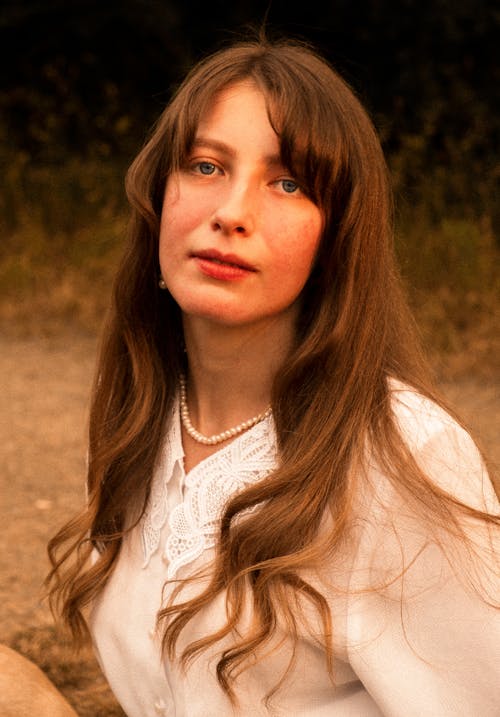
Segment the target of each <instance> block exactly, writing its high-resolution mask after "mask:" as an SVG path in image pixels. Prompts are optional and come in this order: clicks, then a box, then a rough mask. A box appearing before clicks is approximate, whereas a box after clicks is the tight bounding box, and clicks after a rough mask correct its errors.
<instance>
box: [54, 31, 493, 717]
mask: <svg viewBox="0 0 500 717" xmlns="http://www.w3.org/2000/svg"><path fill="white" fill-rule="evenodd" d="M127 186H128V195H129V198H130V202H131V205H132V210H133V211H132V218H133V222H132V227H131V241H130V245H129V248H128V250H127V253H126V256H125V257H124V260H123V263H122V266H121V268H120V270H119V272H118V276H117V279H116V284H115V292H114V301H113V308H112V312H111V315H110V318H109V321H108V324H107V327H106V330H105V332H104V339H103V344H102V349H101V355H100V359H99V364H98V369H97V380H96V383H95V388H94V398H93V407H92V412H91V421H90V450H89V472H88V494H89V500H88V508H87V510H86V511H85V513H84V514H83V515H82V516H80V517H79V518H77V519H75V520H73V521H72V522H70V523H69V524H68V525H67V526H66V527H65V528H64V529H62V530H61V531H60V532H59V533H58V535H57V536H56V537H55V538H54V539H53V540H52V541H51V545H50V554H51V558H52V564H53V570H52V573H51V576H50V580H51V585H52V597H53V599H54V600H55V601H56V603H57V604H58V605H59V607H60V609H61V610H62V615H63V618H64V619H65V621H66V622H67V623H68V624H69V625H70V627H71V628H72V630H73V632H74V634H75V636H76V637H77V638H79V639H82V638H83V637H84V635H85V633H86V631H87V629H88V628H90V632H91V633H92V636H93V640H94V644H95V647H96V652H97V655H98V658H99V660H100V662H101V665H102V667H103V670H104V672H105V674H106V676H107V678H108V680H109V682H110V684H111V687H112V689H113V690H114V692H115V693H116V695H117V697H118V699H119V701H120V702H121V704H122V705H123V708H124V710H125V711H126V713H127V715H129V716H130V717H144V715H150V714H151V715H152V714H167V715H174V714H175V715H186V716H189V717H195V716H198V715H203V717H207V716H208V717H212V716H213V717H219V716H222V715H233V714H235V715H265V714H272V715H292V714H293V715H311V716H313V715H314V716H316V715H318V716H319V715H333V714H335V715H339V717H342V716H345V715H356V716H359V717H372V716H374V715H385V716H387V717H401V715H405V717H412V716H415V717H417V716H418V717H421V716H422V715H429V716H430V715H436V717H437V716H438V715H439V717H451V716H452V715H453V717H455V716H456V715H463V716H465V715H467V716H470V717H476V716H477V715H481V717H493V716H494V715H498V713H499V710H500V699H499V695H498V690H497V689H496V687H495V679H497V678H498V673H497V670H498V659H497V658H498V645H499V637H500V621H499V613H498V610H496V608H495V604H494V603H495V597H496V598H497V599H498V594H495V591H496V589H497V588H498V581H496V582H495V580H496V576H497V573H496V572H495V568H494V565H495V563H494V555H495V553H494V545H493V541H494V539H495V538H496V536H497V527H498V522H499V520H498V517H495V516H498V502H497V499H496V496H495V493H494V491H493V488H492V485H491V483H490V481H489V478H488V476H487V474H486V470H485V468H484V465H483V462H482V459H481V457H480V454H479V452H478V450H477V448H476V447H475V445H474V443H473V441H472V439H471V438H470V437H469V435H468V434H467V433H466V432H465V430H464V429H463V428H461V427H460V425H459V423H458V422H457V421H456V420H454V419H453V418H452V417H451V416H450V414H449V413H447V412H446V411H445V410H444V409H443V407H442V403H441V402H440V401H439V400H438V398H437V397H436V395H435V393H434V391H433V389H432V388H431V385H430V381H429V379H428V377H427V373H426V370H425V363H424V361H423V360H422V358H421V357H420V354H419V351H418V348H417V342H416V339H415V334H414V330H413V323H412V319H411V317H410V315H409V312H408V309H407V306H406V304H405V301H404V298H403V295H402V291H401V288H400V283H399V278H398V274H397V271H396V269H395V262H394V255H393V250H392V232H391V221H390V214H391V201H390V192H389V188H388V180H387V172H386V166H385V163H384V159H383V156H382V152H381V148H380V144H379V141H378V139H377V136H376V133H375V131H374V129H373V126H372V124H371V122H370V120H369V118H368V117H367V114H366V112H365V110H364V109H363V108H362V106H361V105H360V103H359V101H358V100H357V98H356V97H355V95H354V93H353V92H352V90H351V89H350V88H349V87H348V86H347V85H346V84H345V82H344V81H343V80H342V79H341V78H340V77H339V76H338V75H337V74H336V73H335V72H334V71H333V70H332V69H331V68H330V67H329V66H328V64H327V63H326V62H324V60H323V59H321V58H320V57H318V56H317V55H316V54H315V53H314V52H313V51H312V50H310V49H309V48H307V47H304V46H302V45H301V44H299V43H294V42H277V43H271V42H267V41H259V42H248V43H238V44H236V45H234V46H232V47H228V48H225V49H222V50H220V51H219V52H217V53H215V54H214V55H213V56H211V57H208V58H207V59H205V60H204V61H202V62H201V63H200V64H199V65H197V66H196V67H195V68H194V69H193V70H192V71H191V73H190V74H189V75H188V77H187V78H186V80H185V81H184V83H183V84H182V85H181V87H180V88H179V90H178V91H177V92H176V94H175V96H174V98H173V99H172V101H171V103H170V105H169V106H168V107H167V108H166V110H165V111H164V113H163V115H162V117H161V118H160V120H159V122H158V123H157V125H156V127H155V130H154V132H153V134H152V136H151V138H150V140H149V141H148V143H147V144H146V146H145V148H144V149H143V150H142V152H141V153H140V155H139V157H138V158H137V160H136V161H135V162H134V164H133V166H132V167H131V169H130V172H129V175H128V182H127ZM494 531H495V532H494ZM65 544H68V545H69V547H68V545H66V547H65V549H64V550H63V552H62V554H61V553H60V550H61V549H62V546H63V545H65ZM86 608H90V609H89V610H88V611H86ZM84 614H85V617H84ZM87 626H88V627H87Z"/></svg>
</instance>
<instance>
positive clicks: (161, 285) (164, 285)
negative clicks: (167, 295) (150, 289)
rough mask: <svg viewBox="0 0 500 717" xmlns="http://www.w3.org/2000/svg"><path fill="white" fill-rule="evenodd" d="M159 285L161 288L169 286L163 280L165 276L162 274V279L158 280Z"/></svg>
mask: <svg viewBox="0 0 500 717" xmlns="http://www.w3.org/2000/svg"><path fill="white" fill-rule="evenodd" d="M158 286H159V287H160V289H166V288H167V285H166V284H165V281H164V280H163V277H161V276H160V279H159V281H158Z"/></svg>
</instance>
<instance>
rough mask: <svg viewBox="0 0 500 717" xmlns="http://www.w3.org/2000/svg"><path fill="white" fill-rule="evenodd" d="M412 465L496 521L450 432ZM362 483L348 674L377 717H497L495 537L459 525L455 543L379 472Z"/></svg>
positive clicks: (471, 448) (484, 528) (494, 505)
mask: <svg viewBox="0 0 500 717" xmlns="http://www.w3.org/2000/svg"><path fill="white" fill-rule="evenodd" d="M414 455H415V458H416V460H417V462H418V463H419V465H420V466H421V467H422V469H423V470H424V472H425V473H426V475H427V476H428V477H429V479H430V480H431V481H432V482H433V483H434V484H435V485H436V486H438V487H439V488H441V489H443V490H444V491H446V492H447V493H449V494H451V495H453V496H454V497H456V498H457V499H459V500H460V501H462V502H464V503H466V504H467V505H470V506H471V507H473V508H476V509H480V510H486V511H488V512H490V513H493V514H496V515H498V514H499V504H498V500H497V498H496V495H495V491H494V490H493V486H492V484H491V482H490V480H489V478H488V475H487V472H486V469H485V467H484V464H483V462H482V460H481V457H480V454H479V452H478V450H477V448H476V446H475V444H474V442H473V441H472V439H471V438H470V436H469V435H468V434H467V433H466V432H465V431H464V430H463V429H462V428H461V427H460V426H458V425H457V424H456V423H454V422H453V421H451V420H450V421H446V422H443V423H442V424H441V425H440V428H439V429H438V430H434V431H432V432H431V434H430V435H426V436H425V440H424V441H423V442H421V443H420V445H419V447H418V451H417V452H415V453H414ZM370 483H371V485H372V490H373V492H372V494H371V498H370V501H369V502H368V503H367V504H366V507H365V511H364V515H363V517H362V521H361V523H362V529H361V538H360V542H359V547H358V552H357V557H356V560H355V562H354V566H353V570H352V576H351V581H350V590H349V592H350V595H351V597H350V604H349V609H348V642H349V646H348V649H349V660H350V663H351V665H352V667H353V669H354V670H355V671H356V673H357V674H358V676H359V677H360V679H361V680H362V682H363V683H364V685H365V687H366V689H367V690H368V692H369V693H370V694H371V695H372V697H373V699H374V700H375V702H376V703H377V705H378V706H379V707H380V709H381V711H382V712H383V714H384V715H386V717H401V715H405V717H422V715H429V717H431V716H432V717H434V716H435V717H458V716H459V717H477V716H478V715H481V717H498V716H499V715H500V689H499V688H500V610H499V605H500V576H499V569H498V566H499V560H500V544H499V536H498V532H499V531H498V528H497V527H496V526H493V525H491V524H487V523H485V522H483V521H481V520H479V519H477V518H474V517H469V516H465V515H464V516H463V517H459V520H460V527H461V528H462V529H463V531H464V533H465V534H466V535H467V537H468V539H469V540H468V542H464V541H463V540H461V539H460V538H459V537H458V536H457V537H455V536H453V534H451V535H450V533H448V532H447V531H445V530H443V529H442V527H441V528H440V527H439V526H436V525H433V524H432V523H430V524H429V521H425V520H423V519H422V513H421V512H420V513H419V511H418V510H416V509H415V508H412V507H411V502H410V501H409V500H405V499H404V498H403V497H402V493H400V492H399V491H396V490H395V489H394V487H393V486H392V484H389V481H388V480H387V478H385V477H384V476H383V475H382V474H381V473H377V472H376V471H373V473H372V475H371V481H370ZM374 586H375V588H376V589H375V590H374V589H373V588H374Z"/></svg>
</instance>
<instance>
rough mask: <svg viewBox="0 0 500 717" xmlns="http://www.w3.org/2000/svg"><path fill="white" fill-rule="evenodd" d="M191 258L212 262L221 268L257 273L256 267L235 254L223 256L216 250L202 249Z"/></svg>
mask: <svg viewBox="0 0 500 717" xmlns="http://www.w3.org/2000/svg"><path fill="white" fill-rule="evenodd" d="M191 257H192V258H194V259H202V260H203V261H210V262H211V263H212V264H216V265H219V266H230V267H233V268H235V269H242V270H244V271H256V269H255V267H253V266H252V265H251V264H249V263H248V262H246V261H245V260H244V259H241V258H240V257H239V256H236V255H235V254H222V253H221V252H219V251H217V250H216V249H205V250H203V249H202V250H201V251H197V252H193V253H192V254H191Z"/></svg>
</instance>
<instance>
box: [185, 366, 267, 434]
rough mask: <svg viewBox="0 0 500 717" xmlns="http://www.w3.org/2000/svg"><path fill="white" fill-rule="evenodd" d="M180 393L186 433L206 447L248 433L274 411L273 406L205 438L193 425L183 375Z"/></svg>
mask: <svg viewBox="0 0 500 717" xmlns="http://www.w3.org/2000/svg"><path fill="white" fill-rule="evenodd" d="M179 392H180V413H181V421H182V425H183V426H184V428H185V429H186V433H187V434H188V435H189V436H191V438H193V439H194V440H195V441H196V442H197V443H203V445H204V446H215V445H217V444H218V443H223V442H224V441H227V440H228V439H229V438H234V437H235V436H239V435H240V433H243V432H244V431H248V429H249V428H252V427H253V426H255V425H256V424H257V423H260V422H261V421H263V420H264V419H265V418H267V417H268V416H270V415H271V411H272V409H271V406H269V407H268V408H266V410H265V411H263V412H262V413H259V414H258V415H257V416H254V417H253V418H250V419H249V420H248V421H243V422H242V423H238V425H237V426H234V428H228V429H227V431H222V433H215V434H214V435H213V436H204V435H203V433H200V432H199V431H197V430H196V428H195V427H194V426H193V424H192V423H191V419H190V417H189V409H188V405H187V397H186V378H185V376H183V375H181V377H180V379H179Z"/></svg>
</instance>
